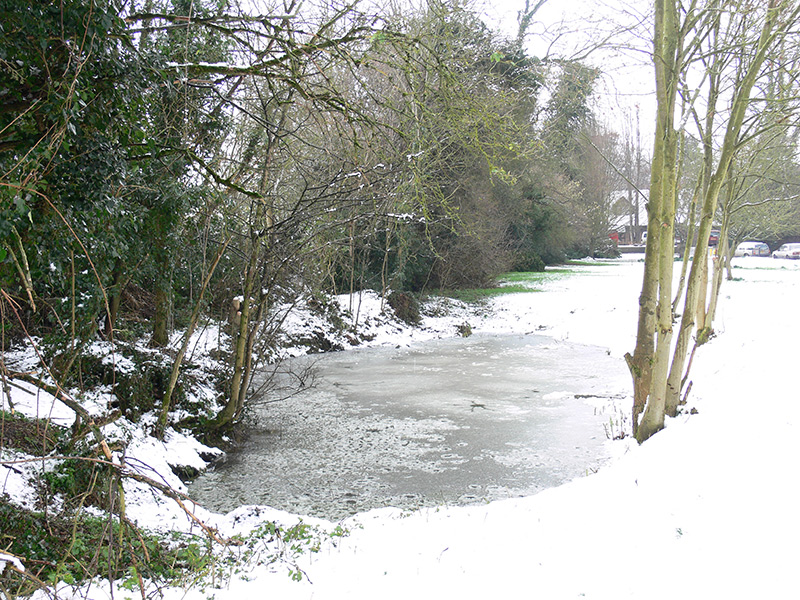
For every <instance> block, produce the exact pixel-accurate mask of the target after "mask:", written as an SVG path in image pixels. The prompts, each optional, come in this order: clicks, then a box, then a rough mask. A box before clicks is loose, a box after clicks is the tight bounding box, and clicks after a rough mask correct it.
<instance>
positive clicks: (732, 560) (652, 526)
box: [3, 258, 800, 600]
mask: <svg viewBox="0 0 800 600" xmlns="http://www.w3.org/2000/svg"><path fill="white" fill-rule="evenodd" d="M734 264H735V265H736V267H737V268H735V270H734V276H735V277H736V280H735V281H730V282H729V281H726V282H725V283H724V285H723V288H722V298H721V305H720V308H719V313H718V319H717V322H716V325H715V329H716V331H717V332H718V336H717V337H716V338H715V339H714V340H712V342H711V343H710V344H708V345H706V346H704V347H703V348H702V349H701V351H700V352H698V355H697V357H696V359H695V364H694V367H693V373H692V379H693V381H694V385H693V388H692V392H691V396H690V399H689V402H690V406H692V407H694V408H696V410H697V414H695V415H691V416H689V415H684V416H680V417H678V418H676V419H674V420H672V421H670V422H669V423H668V426H667V429H666V430H664V431H663V432H661V433H659V434H658V435H657V436H655V437H654V438H652V439H651V440H650V441H648V442H647V443H645V444H644V445H643V446H641V447H638V446H636V445H635V444H633V443H631V442H630V440H623V441H618V442H609V443H612V444H614V445H616V450H617V454H618V456H619V458H617V459H615V460H613V461H612V462H611V463H610V464H609V465H608V466H606V467H605V468H603V469H601V470H600V471H599V472H598V473H596V474H593V475H590V476H588V477H583V478H580V479H577V480H575V481H572V482H570V483H568V484H566V485H563V486H561V487H558V488H554V489H550V490H546V491H544V492H541V493H539V494H537V495H535V496H531V497H527V498H522V499H512V500H504V501H498V502H494V503H491V504H487V505H485V506H478V507H461V508H458V507H440V508H434V509H424V510H421V511H419V512H412V513H408V512H401V511H398V510H395V509H379V510H375V511H371V512H369V513H364V514H360V515H356V516H355V517H353V518H351V519H348V520H347V521H345V522H344V523H342V526H343V527H344V528H345V529H346V530H347V531H348V532H349V533H348V534H347V535H345V536H344V537H340V536H338V535H334V536H332V537H323V538H322V545H321V547H320V549H319V551H318V552H314V553H312V552H305V553H302V554H300V555H298V556H297V557H296V558H295V561H294V563H293V571H292V572H293V573H299V572H301V573H302V574H303V575H304V576H303V577H302V581H299V582H298V581H294V580H293V579H292V578H291V577H290V576H289V574H288V573H287V567H286V565H283V564H273V565H259V564H258V561H256V560H251V561H250V562H249V563H248V564H247V565H244V566H242V567H241V571H240V572H239V573H238V574H234V575H232V576H231V577H230V578H229V579H228V580H227V581H225V582H224V583H223V584H222V585H219V586H217V587H215V586H214V585H212V584H211V583H206V584H205V585H196V586H194V587H186V588H184V587H174V588H169V589H166V590H162V592H163V594H164V597H165V598H169V599H173V598H174V599H178V598H189V599H198V600H200V599H205V598H212V597H213V598H216V599H218V600H237V599H239V598H243V597H247V598H256V597H272V598H281V599H288V600H292V599H319V600H333V599H337V600H338V599H342V600H344V599H360V598H363V599H367V598H369V599H374V598H388V599H394V598H397V599H400V598H404V599H406V598H413V597H417V598H468V599H472V598H484V597H500V598H503V597H505V598H543V599H548V600H550V599H561V598H595V599H609V600H611V599H614V600H617V599H621V598H647V599H659V598H664V599H667V598H669V599H673V598H681V599H695V598H697V599H712V598H725V599H738V598H748V599H749V598H770V599H779V598H796V597H797V589H796V584H795V582H794V576H793V573H794V568H795V566H796V563H797V560H798V558H800V552H798V549H797V543H798V539H800V514H799V513H798V508H797V507H798V506H799V505H800V486H799V485H798V475H797V469H796V467H795V465H794V461H795V460H796V459H797V457H798V456H800V431H798V427H799V426H800V418H799V417H800V404H799V403H798V400H800V397H799V396H800V391H799V390H800V369H798V367H800V360H798V358H800V357H799V356H798V350H797V349H798V343H797V340H798V339H800V319H798V315H797V307H798V306H800V264H798V263H796V262H792V261H783V260H772V259H768V258H764V259H760V258H749V259H742V258H740V259H735V263H734ZM576 270H578V271H581V274H580V275H579V276H571V277H561V278H554V280H553V281H552V282H550V283H549V284H547V289H548V291H547V293H531V294H515V295H509V296H503V297H499V298H497V299H496V300H494V301H493V302H492V306H491V310H487V311H484V312H483V313H482V315H481V316H479V317H476V316H474V315H469V314H462V315H457V316H455V317H449V318H444V317H440V318H438V320H437V318H430V319H427V320H426V323H425V326H426V328H424V329H422V330H416V331H414V330H409V329H407V328H398V327H396V326H392V325H388V324H385V325H384V326H383V329H382V330H381V332H380V335H378V336H377V337H376V339H375V341H374V342H373V343H395V344H407V343H412V342H415V341H421V340H424V339H425V338H426V337H427V338H429V337H435V336H441V335H452V334H453V333H454V331H455V325H457V324H458V323H459V322H461V321H463V320H465V319H467V320H469V321H470V324H471V325H472V327H473V329H474V330H476V331H497V332H532V331H535V332H537V333H540V334H544V335H551V336H554V337H556V338H558V339H569V340H572V341H576V342H581V343H587V344H595V345H600V346H604V347H607V348H608V349H609V351H610V352H611V353H612V355H615V356H622V354H623V353H624V352H626V351H630V350H632V349H633V340H634V333H635V324H636V308H637V300H638V291H639V287H640V283H641V273H642V264H641V263H639V262H636V261H633V260H620V261H613V262H612V263H611V264H607V263H603V264H598V265H597V266H584V267H577V268H576ZM364 310H367V307H366V306H365V307H364ZM365 314H366V313H365ZM626 410H627V407H626ZM149 444H151V445H152V447H150V446H148V445H149ZM131 447H136V446H135V444H134V445H133V446H130V447H129V448H131ZM178 448H183V449H184V450H187V452H186V453H185V454H186V455H187V457H191V456H194V454H193V453H194V452H195V451H196V450H197V447H196V446H195V445H194V443H193V442H192V441H191V440H188V439H184V438H181V437H180V436H177V434H175V435H173V437H172V439H171V442H169V443H168V445H167V446H166V448H165V447H163V446H162V447H160V448H159V447H156V445H155V444H154V443H151V442H147V441H145V440H141V444H140V446H139V447H138V450H139V451H140V453H141V454H140V458H141V459H142V460H144V461H145V462H148V464H150V465H151V466H153V467H154V468H156V470H159V469H162V468H163V469H164V473H163V474H164V476H165V477H166V478H168V479H169V477H170V476H171V473H169V470H168V467H166V463H165V462H164V454H165V453H167V452H171V453H173V459H174V453H175V452H177V449H178ZM185 460H187V461H189V460H193V459H191V458H186V459H185ZM12 475H13V474H12ZM3 476H4V477H6V476H5V475H3ZM173 479H174V478H173ZM173 479H170V481H171V482H173V483H174V480H173ZM4 485H5V488H4V489H5V491H9V490H11V491H13V489H14V487H13V486H14V482H13V478H12V476H11V475H9V476H8V477H6V481H5V484H4ZM176 485H180V484H179V482H178V483H177V484H176ZM128 503H129V506H130V512H131V514H132V516H134V517H135V518H136V519H137V521H138V522H139V523H140V524H141V525H153V526H158V525H160V526H161V527H166V528H188V527H189V526H190V523H189V522H188V520H187V519H186V517H185V516H184V515H182V514H181V513H180V511H178V510H177V509H176V508H175V506H174V504H173V503H171V502H169V501H161V502H158V503H157V502H154V501H153V499H152V494H148V493H146V492H145V491H142V492H141V494H139V495H138V496H137V494H136V491H135V490H134V489H131V490H130V491H128ZM197 514H198V516H200V517H201V518H204V519H205V520H206V521H207V522H209V523H212V524H214V525H215V526H216V527H218V529H219V532H220V534H221V535H223V536H229V535H233V534H234V533H242V532H246V531H248V530H249V529H251V528H253V527H255V526H258V525H259V524H261V523H263V522H264V520H265V519H277V520H278V521H280V522H281V523H284V524H292V523H294V522H297V519H298V518H297V517H295V516H293V515H288V514H286V513H278V512H277V511H274V510H271V509H269V508H266V507H261V508H256V507H243V508H241V509H238V510H237V511H234V512H233V513H231V514H229V515H212V514H209V513H207V512H206V511H204V510H202V509H201V508H199V507H198V509H197ZM305 522H306V523H309V524H314V525H318V526H319V527H321V528H323V529H327V530H333V527H334V524H326V523H323V522H319V521H316V520H314V519H305ZM334 531H336V530H334ZM134 594H135V595H138V591H137V592H129V591H126V590H116V591H115V594H114V597H117V598H123V597H134ZM80 595H81V594H79V596H80ZM83 595H85V594H83ZM88 596H89V597H91V598H107V597H109V591H108V590H107V586H106V585H105V584H103V583H98V584H95V585H93V586H92V587H91V589H90V591H89V593H88Z"/></svg>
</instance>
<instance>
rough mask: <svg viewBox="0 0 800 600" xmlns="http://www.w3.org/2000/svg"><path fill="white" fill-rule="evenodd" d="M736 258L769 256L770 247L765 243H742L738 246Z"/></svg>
mask: <svg viewBox="0 0 800 600" xmlns="http://www.w3.org/2000/svg"><path fill="white" fill-rule="evenodd" d="M733 255H734V256H769V246H767V245H766V244H765V243H764V242H742V243H741V244H739V245H738V246H736V250H734V252H733Z"/></svg>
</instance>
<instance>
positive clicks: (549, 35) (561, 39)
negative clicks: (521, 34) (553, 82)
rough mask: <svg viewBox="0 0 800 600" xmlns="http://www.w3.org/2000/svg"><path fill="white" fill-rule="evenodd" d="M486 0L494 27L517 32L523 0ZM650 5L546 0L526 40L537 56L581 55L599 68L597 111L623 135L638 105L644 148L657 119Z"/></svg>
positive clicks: (642, 0)
mask: <svg viewBox="0 0 800 600" xmlns="http://www.w3.org/2000/svg"><path fill="white" fill-rule="evenodd" d="M483 3H484V6H485V8H484V12H485V14H486V15H487V20H488V22H489V24H490V25H491V26H496V27H498V28H499V29H500V30H501V31H504V32H506V33H507V34H508V35H512V36H513V35H515V34H516V30H517V13H518V12H519V11H520V10H521V9H522V7H523V6H524V0H483ZM533 3H534V0H531V4H533ZM651 6H652V3H651V2H650V1H649V0H626V1H624V2H613V1H610V0H608V1H591V0H547V1H546V3H545V4H544V6H542V8H541V9H540V10H539V11H538V13H537V15H536V18H535V23H534V25H533V26H532V29H531V31H532V35H530V36H529V40H528V48H529V50H530V51H531V53H532V54H534V55H536V56H545V55H548V54H549V55H551V56H563V57H566V58H580V59H582V60H583V61H584V62H586V63H587V64H590V65H592V66H597V67H600V69H601V70H602V72H603V77H602V79H601V80H600V81H599V83H598V85H597V89H596V91H595V99H596V102H597V105H598V111H597V112H598V115H599V116H600V117H601V119H602V120H604V121H605V122H606V123H607V124H608V125H609V127H611V128H612V129H614V130H616V131H617V132H618V133H620V134H622V133H623V130H624V129H625V128H629V129H631V130H633V129H634V128H635V126H634V125H633V123H635V120H636V117H635V115H636V111H637V107H638V112H639V121H640V131H641V140H642V145H643V146H644V147H645V148H648V147H651V145H652V136H653V131H654V127H653V123H654V120H655V97H654V94H653V90H654V74H653V67H652V63H651V61H650V56H649V54H648V51H649V49H650V40H649V35H650V31H651V24H650V21H649V20H647V21H644V22H643V20H644V19H645V17H646V16H647V15H649V13H650V10H651ZM637 24H638V26H636V25H637ZM625 28H628V29H629V30H630V31H625ZM600 44H602V47H601V48H597V46H598V45H600Z"/></svg>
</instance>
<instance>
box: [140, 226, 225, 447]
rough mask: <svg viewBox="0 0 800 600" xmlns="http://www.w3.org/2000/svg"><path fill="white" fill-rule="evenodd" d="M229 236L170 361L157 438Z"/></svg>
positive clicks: (159, 435) (162, 430) (162, 432)
mask: <svg viewBox="0 0 800 600" xmlns="http://www.w3.org/2000/svg"><path fill="white" fill-rule="evenodd" d="M230 241H231V240H230V238H228V239H227V240H225V242H224V243H223V244H222V247H221V248H220V249H219V252H217V256H216V258H215V259H214V262H213V263H212V264H211V268H210V269H209V271H208V274H207V275H206V278H205V280H204V281H203V285H202V287H201V288H200V293H199V295H198V297H197V303H196V304H195V306H194V309H193V310H192V316H191V317H190V318H189V326H188V327H187V328H186V332H185V333H184V334H183V343H182V344H181V347H180V350H178V354H177V356H175V360H174V361H173V363H172V372H171V373H170V376H169V383H168V384H167V390H166V392H164V398H163V400H162V402H161V413H160V414H159V416H158V422H157V424H156V431H155V434H156V437H157V438H158V439H163V438H164V430H165V429H166V427H167V418H168V416H169V411H170V408H171V407H172V393H173V392H174V391H175V386H176V385H177V383H178V375H179V374H180V370H181V365H182V364H183V357H184V356H186V350H187V349H188V348H189V340H190V339H191V338H192V335H193V334H194V330H195V329H196V328H197V321H198V320H199V319H200V311H201V310H202V307H203V295H204V294H205V291H206V288H208V284H209V282H210V281H211V277H212V276H213V275H214V271H215V270H216V268H217V265H218V264H219V261H220V259H221V258H222V255H223V253H224V252H225V249H226V248H227V247H228V244H229V243H230Z"/></svg>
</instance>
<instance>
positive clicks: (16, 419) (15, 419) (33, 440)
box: [0, 410, 67, 456]
mask: <svg viewBox="0 0 800 600" xmlns="http://www.w3.org/2000/svg"><path fill="white" fill-rule="evenodd" d="M0 433H2V437H0V448H9V449H13V450H17V451H19V452H24V453H26V454H30V455H33V456H45V455H47V454H49V453H50V452H52V451H53V450H54V449H56V448H58V447H62V446H63V445H64V444H65V442H66V438H67V430H66V429H65V428H64V427H59V426H58V425H55V424H53V423H50V422H49V421H47V420H46V419H29V418H27V417H25V416H23V415H21V414H19V413H13V414H12V413H10V412H7V411H4V410H3V411H0Z"/></svg>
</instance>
